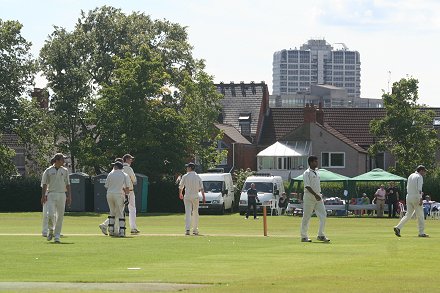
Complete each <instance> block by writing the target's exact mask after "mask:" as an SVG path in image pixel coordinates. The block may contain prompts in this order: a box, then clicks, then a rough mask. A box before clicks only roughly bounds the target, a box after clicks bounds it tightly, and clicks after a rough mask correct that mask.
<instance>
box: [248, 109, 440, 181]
mask: <svg viewBox="0 0 440 293" xmlns="http://www.w3.org/2000/svg"><path fill="white" fill-rule="evenodd" d="M313 109H314V110H313ZM422 110H424V109H422ZM429 110H433V111H434V112H435V113H436V115H435V117H436V118H434V120H433V127H435V128H438V129H439V130H440V108H429ZM313 112H315V114H316V116H315V114H313ZM385 114H386V110H385V109H383V108H325V109H316V108H315V107H314V106H313V107H311V106H309V107H305V108H271V109H270V112H269V114H268V117H266V119H265V123H264V126H263V130H262V134H261V140H260V143H259V145H258V150H259V151H262V150H264V149H265V148H267V147H269V146H271V145H273V144H275V143H276V142H279V143H283V144H285V145H286V146H288V147H290V148H293V149H294V150H298V148H297V147H294V146H292V145H293V142H295V143H296V144H298V143H299V141H301V139H302V140H303V141H309V140H310V145H309V149H306V150H305V151H304V152H303V153H301V154H303V157H305V156H306V155H308V154H314V155H317V156H318V158H319V159H320V165H321V166H322V167H323V168H326V169H330V170H332V171H335V172H337V173H340V174H343V175H346V176H356V175H359V174H361V173H364V172H367V171H369V170H371V169H373V168H377V167H378V168H382V169H387V168H388V167H389V166H393V165H394V164H395V161H394V159H393V157H392V156H391V155H390V154H389V153H388V152H385V153H381V154H378V156H376V157H375V158H371V157H370V156H368V155H367V153H366V152H367V150H368V148H369V146H370V145H372V144H374V143H375V141H376V138H375V137H374V136H373V135H372V134H371V133H370V121H371V120H373V119H380V118H383V117H384V116H385ZM315 117H316V119H315ZM338 140H339V141H338ZM303 144H304V145H305V143H303ZM356 152H357V153H358V156H357V158H356ZM257 157H258V156H257ZM283 160H284V159H283ZM266 161H267V159H266ZM261 162H262V161H261ZM266 164H267V163H266ZM259 165H260V166H261V169H262V170H263V169H265V168H263V167H266V166H267V165H264V166H263V165H261V164H260V161H259ZM285 165H286V164H281V165H280V164H278V165H274V166H273V169H278V170H282V171H274V170H273V171H272V173H275V172H282V173H284V174H286V173H289V172H290V171H289V172H286V170H287V169H285V168H286V167H285ZM287 166H288V167H291V165H288V164H287ZM275 167H276V168H275ZM299 167H301V164H299V163H298V164H297V165H295V164H293V167H291V168H293V169H292V170H296V169H299ZM290 173H291V176H292V177H293V175H292V174H293V173H295V174H296V173H298V172H296V171H292V172H290ZM284 176H286V175H284Z"/></svg>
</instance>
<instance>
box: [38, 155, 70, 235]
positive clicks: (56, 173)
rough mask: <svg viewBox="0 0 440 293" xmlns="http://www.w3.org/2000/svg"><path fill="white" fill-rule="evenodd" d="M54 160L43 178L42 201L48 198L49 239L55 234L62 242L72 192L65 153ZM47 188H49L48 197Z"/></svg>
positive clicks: (56, 156)
mask: <svg viewBox="0 0 440 293" xmlns="http://www.w3.org/2000/svg"><path fill="white" fill-rule="evenodd" d="M53 160H54V162H55V163H54V164H53V165H52V166H50V167H49V168H47V169H46V170H45V171H44V173H43V176H42V178H41V185H42V187H43V188H42V191H41V203H43V204H44V203H45V202H46V200H47V203H48V206H47V209H48V214H49V223H48V225H49V233H48V234H47V240H48V241H50V240H52V238H53V237H54V236H55V242H56V243H60V235H61V228H62V226H63V220H64V209H65V206H66V203H67V205H68V206H70V205H71V203H72V197H71V192H70V181H69V171H68V170H67V168H65V167H63V165H64V155H63V154H61V153H57V154H55V156H54V157H53ZM46 190H48V194H47V197H46ZM66 193H67V196H66ZM55 215H56V217H55ZM53 223H55V231H54V230H53Z"/></svg>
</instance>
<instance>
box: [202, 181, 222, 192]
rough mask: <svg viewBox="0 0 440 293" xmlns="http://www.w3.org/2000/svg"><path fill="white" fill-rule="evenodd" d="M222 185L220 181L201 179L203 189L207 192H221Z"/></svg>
mask: <svg viewBox="0 0 440 293" xmlns="http://www.w3.org/2000/svg"><path fill="white" fill-rule="evenodd" d="M222 187H223V182H222V181H203V189H204V190H205V191H206V192H208V191H211V192H221V191H222Z"/></svg>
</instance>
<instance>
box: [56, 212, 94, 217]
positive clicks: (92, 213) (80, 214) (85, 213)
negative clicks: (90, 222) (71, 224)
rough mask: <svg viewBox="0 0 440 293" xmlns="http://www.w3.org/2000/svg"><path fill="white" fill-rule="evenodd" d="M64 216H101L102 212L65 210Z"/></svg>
mask: <svg viewBox="0 0 440 293" xmlns="http://www.w3.org/2000/svg"><path fill="white" fill-rule="evenodd" d="M64 216H69V217H82V216H86V217H100V216H101V214H100V213H94V212H65V213H64Z"/></svg>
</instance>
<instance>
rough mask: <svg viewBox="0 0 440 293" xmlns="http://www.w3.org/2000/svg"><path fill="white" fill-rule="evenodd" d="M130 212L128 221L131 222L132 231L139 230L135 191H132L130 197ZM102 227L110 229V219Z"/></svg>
mask: <svg viewBox="0 0 440 293" xmlns="http://www.w3.org/2000/svg"><path fill="white" fill-rule="evenodd" d="M123 196H124V195H123ZM109 207H110V206H109ZM128 212H129V216H128V219H129V222H130V229H131V230H133V229H137V226H136V197H135V195H134V192H133V191H130V195H129V196H128ZM101 225H104V226H105V227H108V219H105V221H104V222H102V224H101Z"/></svg>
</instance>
